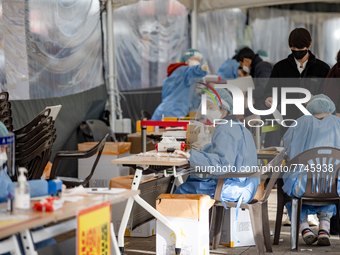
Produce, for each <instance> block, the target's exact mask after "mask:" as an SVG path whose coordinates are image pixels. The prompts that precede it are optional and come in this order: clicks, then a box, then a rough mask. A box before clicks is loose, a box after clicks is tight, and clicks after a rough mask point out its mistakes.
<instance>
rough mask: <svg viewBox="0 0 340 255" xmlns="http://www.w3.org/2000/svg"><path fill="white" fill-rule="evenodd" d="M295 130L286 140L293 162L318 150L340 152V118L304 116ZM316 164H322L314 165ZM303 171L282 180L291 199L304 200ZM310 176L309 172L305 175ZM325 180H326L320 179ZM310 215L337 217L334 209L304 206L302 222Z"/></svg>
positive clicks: (286, 146) (288, 205) (287, 175)
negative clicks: (323, 214)
mask: <svg viewBox="0 0 340 255" xmlns="http://www.w3.org/2000/svg"><path fill="white" fill-rule="evenodd" d="M296 121H297V122H298V124H297V126H296V127H290V128H289V129H288V131H287V132H286V134H285V135H284V137H283V142H284V147H285V148H286V151H287V154H288V156H289V158H290V159H293V158H294V157H295V156H297V155H298V154H300V153H302V152H304V151H306V150H309V149H313V148H316V147H324V146H327V147H335V148H338V149H340V139H339V138H340V118H339V117H337V116H334V115H329V116H327V117H325V118H323V119H317V118H316V117H314V116H307V115H306V116H303V117H301V118H299V119H297V120H296ZM314 163H315V164H317V163H321V164H322V162H314ZM299 173H300V169H296V170H295V173H291V174H290V175H289V174H288V173H285V174H284V176H283V181H284V185H283V191H284V192H285V193H286V194H288V195H289V196H291V197H298V198H299V197H301V196H302V195H303V194H304V193H305V189H306V182H307V178H302V180H301V185H298V184H299V180H298V176H299ZM302 175H303V176H307V172H303V173H302ZM321 180H323V179H321ZM338 194H340V185H338ZM286 207H287V210H288V213H289V216H290V215H291V203H287V204H286ZM306 212H308V214H316V213H317V212H327V213H329V212H333V215H335V214H336V206H335V205H327V206H307V205H303V206H302V211H301V219H300V220H301V222H302V221H303V219H304V218H305V215H306Z"/></svg>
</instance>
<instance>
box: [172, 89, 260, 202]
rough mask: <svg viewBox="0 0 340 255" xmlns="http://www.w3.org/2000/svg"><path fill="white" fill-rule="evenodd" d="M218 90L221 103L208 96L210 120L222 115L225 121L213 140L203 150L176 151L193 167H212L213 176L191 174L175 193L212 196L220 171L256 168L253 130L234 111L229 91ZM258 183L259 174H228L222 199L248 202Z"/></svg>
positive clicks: (216, 128)
mask: <svg viewBox="0 0 340 255" xmlns="http://www.w3.org/2000/svg"><path fill="white" fill-rule="evenodd" d="M216 91H217V93H218V94H219V95H220V97H221V99H222V106H221V105H220V102H219V100H218V98H217V97H215V100H216V102H218V105H215V104H214V102H213V100H212V99H211V98H210V97H209V96H208V97H207V118H208V119H209V120H210V121H211V122H214V119H222V121H221V122H219V124H217V125H216V127H215V129H214V132H213V135H212V138H211V143H210V144H206V145H205V146H204V147H203V151H198V150H193V149H191V150H190V152H189V153H186V152H182V151H175V152H176V153H177V154H181V155H184V156H185V157H187V158H188V159H189V161H190V165H191V166H192V167H195V168H196V169H197V167H200V171H202V172H204V171H208V170H209V169H210V170H209V171H210V173H211V174H212V175H213V176H212V177H207V178H198V177H197V176H196V175H191V176H189V177H188V179H187V181H186V182H185V183H183V184H182V185H180V186H179V187H178V188H177V190H176V192H175V193H176V194H206V195H209V196H211V197H212V198H213V197H214V192H215V188H216V184H217V177H218V176H217V175H223V174H225V173H227V172H228V171H234V172H236V171H242V170H243V171H252V170H254V169H256V166H257V152H256V148H255V143H254V139H253V137H252V135H251V133H250V132H249V130H247V128H245V127H244V126H243V125H242V124H241V122H239V121H238V120H237V119H236V117H235V116H234V115H232V104H233V103H232V97H231V96H230V94H229V92H228V91H227V90H224V89H216ZM226 122H227V123H226ZM222 123H226V124H222ZM230 123H233V124H232V125H231V124H230ZM208 167H210V168H208ZM246 167H249V168H247V169H246ZM243 168H244V169H243ZM209 171H208V172H209ZM258 184H259V179H258V178H232V179H231V178H228V179H226V180H225V182H224V185H223V189H222V193H221V198H220V200H221V201H228V202H237V201H239V202H243V203H248V202H250V201H251V200H252V199H253V197H254V195H255V192H256V190H257V186H258Z"/></svg>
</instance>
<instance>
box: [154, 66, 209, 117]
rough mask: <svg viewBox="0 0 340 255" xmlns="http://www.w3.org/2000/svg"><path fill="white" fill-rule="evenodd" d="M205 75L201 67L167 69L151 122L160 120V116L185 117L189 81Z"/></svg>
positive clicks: (187, 104)
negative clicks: (159, 102) (159, 100)
mask: <svg viewBox="0 0 340 255" xmlns="http://www.w3.org/2000/svg"><path fill="white" fill-rule="evenodd" d="M170 69H171V72H169V70H170ZM206 75H207V72H205V71H202V70H201V65H197V66H188V65H186V64H184V63H178V64H171V65H170V66H169V67H168V78H166V79H165V80H164V83H163V90H162V103H161V104H160V105H159V106H158V107H157V108H156V110H155V112H154V114H153V115H152V118H151V120H161V119H162V115H164V117H185V116H187V115H188V114H189V108H190V79H191V78H202V77H204V76H206Z"/></svg>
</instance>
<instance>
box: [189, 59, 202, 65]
mask: <svg viewBox="0 0 340 255" xmlns="http://www.w3.org/2000/svg"><path fill="white" fill-rule="evenodd" d="M199 64H200V62H199V61H197V60H189V66H198V65H199Z"/></svg>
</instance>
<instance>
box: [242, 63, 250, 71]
mask: <svg viewBox="0 0 340 255" xmlns="http://www.w3.org/2000/svg"><path fill="white" fill-rule="evenodd" d="M242 70H243V71H245V72H246V73H250V69H249V67H248V66H245V65H243V66H242Z"/></svg>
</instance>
